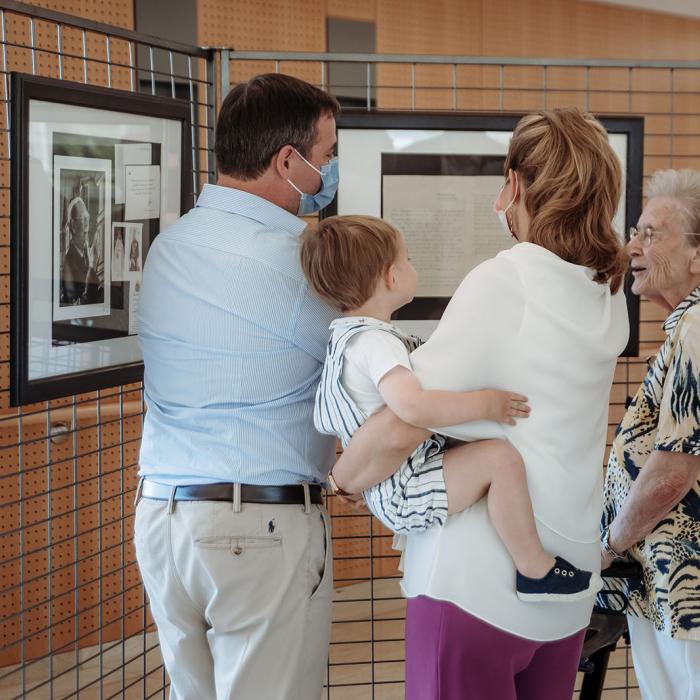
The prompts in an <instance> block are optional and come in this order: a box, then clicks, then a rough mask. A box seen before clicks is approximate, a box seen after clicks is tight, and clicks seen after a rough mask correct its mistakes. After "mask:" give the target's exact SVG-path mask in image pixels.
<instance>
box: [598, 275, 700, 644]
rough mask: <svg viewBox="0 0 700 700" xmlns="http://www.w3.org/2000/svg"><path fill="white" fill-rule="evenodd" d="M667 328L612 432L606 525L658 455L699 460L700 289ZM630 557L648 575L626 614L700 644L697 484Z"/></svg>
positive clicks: (699, 494)
mask: <svg viewBox="0 0 700 700" xmlns="http://www.w3.org/2000/svg"><path fill="white" fill-rule="evenodd" d="M663 328H664V330H665V331H666V335H667V338H666V341H665V342H664V344H663V345H662V346H661V349H660V350H659V353H658V355H657V356H656V358H655V359H654V360H653V362H652V364H651V366H650V367H649V371H648V372H647V375H646V377H645V379H644V381H643V382H642V385H641V386H640V387H639V390H638V391H637V394H636V396H635V397H634V400H633V401H632V403H631V404H630V406H629V408H628V409H627V412H626V413H625V415H624V417H623V419H622V422H621V423H620V425H619V426H618V428H617V432H616V434H615V439H614V441H613V445H612V450H611V452H610V460H609V462H608V473H607V479H606V482H605V494H604V503H605V509H604V512H603V521H602V527H605V526H607V525H608V524H609V523H610V522H612V520H613V519H614V518H615V515H616V514H617V511H618V509H619V508H620V506H621V505H622V504H623V503H624V501H625V499H626V498H627V494H628V493H629V491H630V488H631V487H632V483H633V481H634V480H635V479H636V477H637V474H639V472H640V470H641V469H643V468H644V463H645V461H646V459H647V457H648V456H649V455H650V454H651V452H652V451H653V450H662V451H666V452H683V453H686V454H691V455H698V456H700V386H699V385H700V287H697V288H696V289H695V290H694V291H693V292H691V293H690V294H689V295H688V296H687V297H686V298H685V299H684V300H683V301H682V302H681V303H680V304H679V305H678V306H677V307H676V308H675V309H674V310H673V312H672V313H671V315H670V316H669V317H668V318H667V319H666V321H665V323H664V326H663ZM630 554H631V556H632V557H633V558H634V559H636V560H638V561H639V562H640V563H641V564H642V567H643V570H644V577H643V586H642V587H637V588H635V589H632V590H629V591H628V600H629V609H628V612H630V613H632V614H634V615H638V616H641V617H645V618H646V619H647V620H649V621H650V622H651V623H652V624H653V625H654V627H655V628H656V629H657V630H658V631H660V632H664V633H665V634H667V635H669V636H671V637H674V638H676V639H695V640H700V481H698V482H697V483H696V484H695V486H694V487H693V488H692V489H691V490H690V491H689V493H688V494H687V495H686V496H685V497H684V498H683V500H682V501H681V502H680V503H679V504H678V505H677V506H676V507H675V508H674V509H673V510H672V511H671V512H670V513H669V514H668V516H667V517H665V518H664V519H663V520H661V522H659V524H658V525H657V526H656V528H655V529H654V530H653V531H652V532H651V533H650V534H649V535H648V536H647V537H646V538H645V539H644V540H642V541H641V542H639V543H638V544H637V545H635V546H634V547H632V548H631V549H630Z"/></svg>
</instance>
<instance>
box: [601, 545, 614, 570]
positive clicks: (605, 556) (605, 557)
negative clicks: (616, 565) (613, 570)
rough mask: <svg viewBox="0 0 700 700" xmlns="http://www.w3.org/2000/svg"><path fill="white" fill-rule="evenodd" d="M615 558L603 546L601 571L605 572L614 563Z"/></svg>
mask: <svg viewBox="0 0 700 700" xmlns="http://www.w3.org/2000/svg"><path fill="white" fill-rule="evenodd" d="M614 561H615V557H613V555H612V554H610V552H606V551H605V549H603V546H602V545H601V547H600V570H601V571H605V569H607V568H608V567H609V566H610V565H611V564H612V563H613V562H614Z"/></svg>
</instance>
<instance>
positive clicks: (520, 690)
mask: <svg viewBox="0 0 700 700" xmlns="http://www.w3.org/2000/svg"><path fill="white" fill-rule="evenodd" d="M552 614H556V609H553V610H552ZM585 633H586V630H581V631H580V632H577V633H576V634H573V635H571V636H570V637H566V638H565V639H559V640H557V641H554V642H535V641H532V640H530V639H524V638H523V637H518V636H516V635H514V634H510V633H508V632H504V631H502V630H500V629H498V628H496V627H493V626H491V625H489V624H487V623H485V622H482V621H481V620H479V619H478V618H476V617H473V616H472V615H469V614H468V613H466V612H464V611H463V610H461V609H460V608H458V607H457V606H456V605H453V604H452V603H445V602H442V601H439V600H433V599H432V598H426V597H424V596H420V597H418V598H411V599H410V600H409V601H408V608H407V610H406V700H571V696H572V695H573V692H574V683H575V682H576V671H577V669H578V662H579V657H580V654H581V647H582V646H583V639H584V636H585Z"/></svg>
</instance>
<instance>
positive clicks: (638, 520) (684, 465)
mask: <svg viewBox="0 0 700 700" xmlns="http://www.w3.org/2000/svg"><path fill="white" fill-rule="evenodd" d="M698 478H700V457H697V456H695V455H689V454H684V453H682V452H662V451H660V450H655V451H654V452H652V453H651V455H650V456H649V459H648V460H647V461H646V463H645V465H644V468H643V469H642V470H641V471H640V472H639V476H638V477H637V479H636V481H635V482H634V484H633V485H632V488H631V489H630V492H629V494H628V496H627V499H626V500H625V502H624V503H623V504H622V508H621V510H620V512H619V513H618V515H617V517H616V518H615V520H613V522H612V524H611V525H610V530H609V532H610V535H609V540H608V542H609V544H610V546H611V547H612V549H613V550H614V551H616V552H620V553H621V552H624V551H626V550H628V549H629V548H630V547H632V546H633V545H635V544H637V542H639V541H640V540H643V539H644V538H645V537H646V536H647V535H648V534H649V533H650V532H652V530H653V529H654V528H655V527H656V526H657V525H658V524H659V522H660V521H661V520H663V518H665V517H666V516H667V515H668V514H669V513H670V512H671V511H672V510H673V509H674V508H675V507H676V506H677V505H678V504H679V503H680V502H681V500H682V499H683V497H684V496H685V495H686V494H687V493H688V491H690V489H691V488H693V486H694V485H695V484H696V483H697V481H698Z"/></svg>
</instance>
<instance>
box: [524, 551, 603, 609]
mask: <svg viewBox="0 0 700 700" xmlns="http://www.w3.org/2000/svg"><path fill="white" fill-rule="evenodd" d="M554 561H555V563H554V566H553V567H552V568H551V569H550V570H549V572H548V573H547V575H546V576H545V577H544V578H528V577H527V576H523V575H522V574H521V573H520V572H519V571H518V576H517V579H516V589H517V595H518V598H520V600H525V601H527V602H530V603H533V602H547V601H552V602H555V603H568V602H570V601H574V600H582V599H583V598H588V597H589V596H593V595H595V594H596V593H597V592H598V591H599V590H600V589H601V588H602V587H603V580H602V579H601V578H600V576H598V574H594V573H593V572H591V571H584V570H583V569H577V568H576V567H575V566H574V565H573V564H569V562H568V561H566V559H562V558H561V557H555V559H554Z"/></svg>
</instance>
